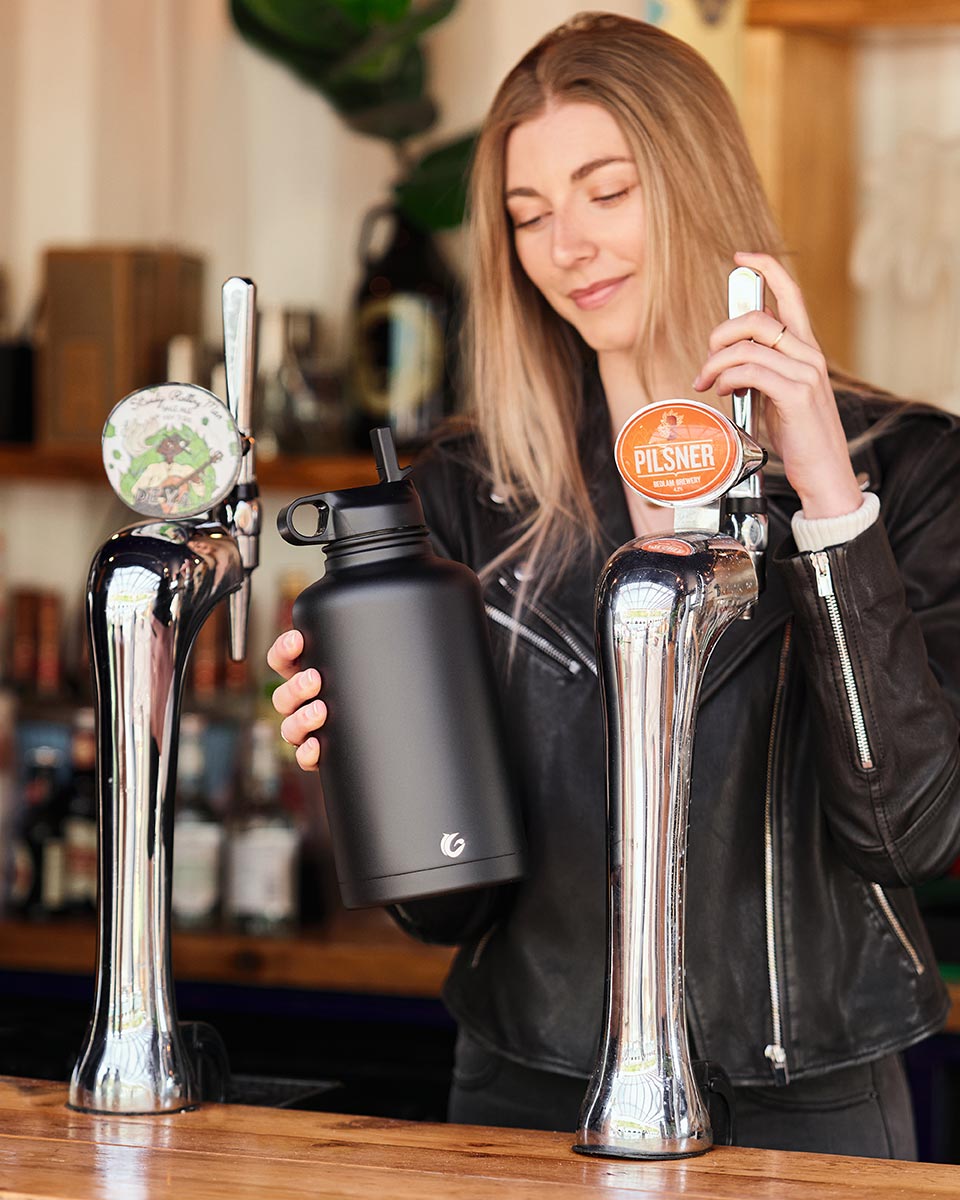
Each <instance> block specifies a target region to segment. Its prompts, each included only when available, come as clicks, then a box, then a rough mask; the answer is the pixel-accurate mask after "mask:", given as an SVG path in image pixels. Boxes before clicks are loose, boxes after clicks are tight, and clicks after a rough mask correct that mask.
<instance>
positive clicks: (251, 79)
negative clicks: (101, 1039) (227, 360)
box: [0, 0, 960, 1161]
mask: <svg viewBox="0 0 960 1200" xmlns="http://www.w3.org/2000/svg"><path fill="white" fill-rule="evenodd" d="M581 7H583V5H582V3H576V2H572V0H522V3H518V2H517V0H422V2H420V3H415V2H414V3H411V0H233V3H232V4H231V3H229V2H228V0H0V504H2V506H3V511H4V514H5V519H4V521H3V523H2V530H0V536H2V547H0V589H2V594H3V605H2V612H3V633H2V637H0V647H2V654H3V657H2V660H0V677H2V679H3V687H2V691H0V776H2V778H0V834H2V835H3V836H2V839H0V846H5V847H6V848H7V852H6V855H5V861H4V863H3V871H2V873H0V879H2V880H3V887H2V890H0V912H2V913H3V914H4V918H3V920H2V922H0V1071H5V1072H8V1073H23V1074H47V1075H50V1076H51V1077H61V1076H65V1074H66V1072H67V1070H68V1069H69V1065H70V1063H69V1058H70V1055H71V1054H72V1053H75V1051H76V1047H77V1046H78V1045H79V1039H80V1032H81V1030H82V1024H83V1021H84V1020H85V1018H86V1015H87V1013H88V1011H89V993H90V979H89V971H90V968H91V965H92V960H93V932H92V913H93V908H94V899H95V882H94V883H91V880H92V879H93V874H92V872H93V870H94V867H95V852H96V840H95V826H94V821H93V790H92V742H91V711H90V703H91V697H90V686H89V681H88V671H89V664H88V658H87V653H86V649H85V645H84V636H83V629H82V614H81V601H82V596H83V589H84V585H85V578H86V573H87V570H88V566H89V563H90V559H91V556H92V554H93V552H94V550H95V549H96V547H97V546H98V545H99V544H100V543H101V542H102V541H103V540H104V538H105V537H107V536H108V535H109V534H110V533H111V532H112V531H113V530H114V529H116V528H118V527H120V526H121V525H123V524H125V523H128V522H129V521H130V520H131V519H132V518H131V516H130V514H129V513H128V511H127V510H126V509H124V508H123V507H122V506H121V505H120V503H119V501H117V500H116V499H115V497H114V495H113V493H112V491H111V490H110V488H109V487H108V486H107V484H106V480H105V477H104V473H103V469H102V463H101V459H100V431H101V429H102V426H103V422H104V419H105V417H106V416H107V414H108V413H109V411H110V409H111V408H112V406H113V405H114V404H115V403H116V402H117V401H118V400H119V399H120V398H121V397H122V396H123V395H125V394H126V393H128V392H130V391H131V390H133V389H135V388H137V387H141V386H144V385H147V384H150V383H156V382H159V381H161V380H163V379H176V380H179V381H190V382H196V383H198V384H201V385H203V386H205V387H209V388H211V389H212V390H213V391H215V392H217V393H218V394H221V395H222V393H223V378H222V368H220V366H219V363H220V355H221V340H220V339H221V329H220V311H219V303H220V300H219V294H220V286H221V283H222V281H223V280H224V278H226V277H227V276H228V275H233V274H241V275H246V276H249V277H251V278H252V279H254V280H255V281H256V283H257V286H258V302H259V306H260V325H259V329H260V334H259V380H258V392H257V419H256V425H255V430H256V433H257V437H258V445H259V465H260V479H261V486H262V490H263V495H264V505H265V523H264V535H263V537H262V544H261V564H262V565H261V567H260V568H259V570H258V571H257V572H256V574H255V575H254V578H253V596H254V599H253V607H252V630H253V636H252V640H251V648H250V654H249V657H248V660H247V662H246V663H245V664H240V665H236V664H230V663H228V661H227V658H226V652H225V651H226V643H225V634H224V631H223V627H222V622H215V621H211V622H209V623H208V626H207V627H206V628H205V630H204V632H203V634H202V635H201V639H200V641H199V643H198V645H197V647H196V649H195V652H194V655H193V665H192V668H191V673H190V680H189V686H188V697H187V704H186V708H187V713H188V715H187V718H186V719H185V724H184V732H183V738H184V741H183V752H182V754H181V785H180V800H179V808H178V817H177V821H178V825H177V838H178V841H177V845H178V851H177V861H178V862H179V863H180V867H179V875H178V879H177V880H176V881H175V905H176V913H177V920H178V925H179V926H180V929H181V932H180V933H179V934H178V940H177V943H176V963H177V967H176V969H177V976H178V980H179V981H181V985H180V986H181V987H182V988H183V992H182V994H181V997H180V1004H181V1013H182V1014H183V1015H186V1016H209V1017H211V1019H213V1020H214V1021H215V1023H216V1024H217V1025H218V1027H219V1028H221V1031H222V1032H224V1033H225V1035H226V1037H227V1041H228V1048H229V1050H230V1052H231V1055H232V1057H233V1058H234V1061H235V1063H236V1064H239V1066H240V1069H241V1070H242V1071H246V1072H248V1073H250V1074H257V1075H260V1076H271V1077H279V1076H293V1077H296V1078H298V1079H304V1078H309V1079H311V1080H321V1079H322V1080H326V1079H329V1078H337V1079H338V1080H340V1081H341V1082H344V1083H345V1087H346V1094H348V1095H349V1099H348V1100H345V1101H344V1103H345V1105H346V1106H347V1107H350V1106H351V1105H352V1106H353V1108H354V1109H355V1110H362V1111H373V1110H376V1108H377V1106H378V1105H379V1106H380V1110H381V1111H385V1112H387V1113H388V1114H389V1115H413V1116H427V1117H438V1116H440V1115H441V1114H442V1111H443V1098H444V1095H445V1089H446V1082H447V1078H448V1071H449V1055H450V1046H451V1044H452V1030H451V1027H450V1024H449V1022H448V1021H447V1019H446V1017H445V1016H444V1014H443V1011H442V1008H441V1006H440V1004H439V1000H438V999H437V994H438V988H439V983H440V981H441V979H442V977H443V973H444V970H445V966H446V963H447V961H448V957H449V956H448V953H447V952H446V951H444V950H440V949H437V948H429V947H418V946H416V945H415V944H414V943H412V942H406V941H403V940H402V939H401V938H400V935H399V934H396V933H395V932H394V931H393V929H392V927H391V926H390V924H389V922H388V920H387V918H386V917H385V916H384V915H383V914H380V913H369V914H352V915H347V914H344V913H343V912H341V911H340V909H339V906H338V901H337V899H336V896H335V884H334V883H333V881H332V877H331V874H330V863H329V850H328V846H327V841H326V837H325V831H324V825H323V816H322V811H321V808H320V804H319V799H318V795H317V790H316V787H315V786H314V783H315V781H313V780H307V781H305V780H304V779H303V778H302V777H301V776H300V775H299V773H298V772H297V771H296V770H295V769H294V767H293V764H292V761H291V760H290V759H289V758H288V757H285V756H284V755H283V754H282V753H281V748H280V746H279V744H278V743H277V738H276V723H275V721H274V720H273V718H272V715H271V713H272V710H271V709H270V706H269V692H270V689H271V687H272V686H273V684H274V683H275V682H276V681H275V680H271V677H270V673H269V672H268V671H267V669H266V667H265V663H264V653H265V650H266V647H267V645H268V644H269V642H270V641H271V640H272V638H273V636H274V635H275V632H276V631H277V630H279V629H280V628H284V627H286V625H287V624H288V623H289V608H290V604H291V602H292V599H293V597H294V596H295V595H296V594H297V593H298V592H299V591H300V590H301V589H302V587H303V586H305V584H306V583H308V582H310V581H312V579H314V578H315V577H316V576H317V575H318V574H320V572H321V571H322V559H321V556H320V554H319V552H316V553H315V552H313V551H304V550H296V549H293V548H291V547H289V546H287V545H286V544H285V543H283V542H282V541H281V540H280V539H279V537H278V536H276V534H275V533H274V532H273V530H274V521H275V516H276V513H277V511H278V509H279V508H280V507H281V506H282V505H284V504H286V503H288V502H289V501H290V500H292V499H293V498H295V497H296V496H298V495H303V494H305V493H309V492H315V491H321V490H327V489H331V488H337V487H345V486H352V485H354V484H360V483H364V482H367V481H370V480H371V479H372V478H373V466H372V461H371V460H370V456H369V453H368V447H369V443H368V441H367V434H368V431H369V429H370V428H371V427H372V426H373V425H375V424H378V423H383V422H384V421H388V422H389V423H391V424H392V426H393V428H394V431H395V435H396V438H397V441H398V444H399V445H400V448H401V452H402V455H403V456H405V457H408V456H409V455H410V454H412V453H413V452H415V450H416V449H417V447H418V446H419V445H421V444H422V443H423V441H424V439H425V438H426V436H427V435H428V433H429V430H430V428H431V427H432V425H433V424H434V423H435V422H436V421H437V420H438V419H440V418H441V417H443V416H444V415H446V414H447V413H448V412H450V411H452V410H453V409H454V408H455V407H456V403H457V396H456V389H455V387H454V386H453V383H452V380H453V375H454V372H455V368H456V361H455V359H456V354H455V341H456V330H457V321H458V315H459V311H460V298H461V287H462V282H463V275H464V271H465V270H466V263H465V254H464V247H463V238H462V233H461V232H460V230H459V228H458V226H459V222H460V218H461V215H462V185H463V173H464V170H465V166H466V163H467V160H468V156H469V149H470V144H471V139H472V135H473V133H474V131H475V129H476V127H477V125H478V124H479V121H480V120H481V118H482V115H483V113H484V111H485V109H486V107H487V105H488V103H489V101H490V99H491V98H492V95H493V92H494V90H495V87H496V85H497V83H498V81H499V80H500V79H501V78H502V77H503V75H504V74H505V72H506V71H507V70H508V69H509V67H510V66H511V65H512V64H513V63H514V62H515V61H516V59H517V58H518V57H519V56H520V55H521V54H522V53H523V52H524V51H525V50H526V49H527V48H528V47H529V46H530V45H532V43H533V42H534V41H535V40H536V39H537V38H538V37H540V36H541V35H542V34H543V33H545V32H546V31H547V30H548V29H550V28H552V27H553V26H554V25H556V24H558V23H559V22H560V21H562V20H564V19H566V18H567V17H569V16H571V15H572V14H573V13H575V12H576V11H578V10H579V9H580V8H581ZM606 7H607V8H608V9H610V10H612V11H617V12H621V13H625V14H627V15H631V16H635V17H639V18H643V19H646V20H649V21H652V22H655V23H658V24H660V25H662V26H663V27H664V28H666V29H668V30H670V31H671V32H673V33H675V34H677V35H678V36H680V37H683V38H685V39H686V40H688V41H690V42H691V43H692V44H693V45H695V46H696V47H697V48H698V49H699V50H700V51H701V52H702V53H703V54H704V55H705V56H706V57H707V58H708V59H709V60H710V61H711V62H712V63H713V65H714V66H715V68H716V69H717V70H718V71H719V73H720V74H721V75H722V77H723V78H724V80H725V81H726V83H727V85H728V86H729V88H730V90H731V92H732V93H733V95H734V97H735V99H736V101H737V103H738V105H739V107H740V110H741V113H742V116H743V119H744V122H745V125H746V127H747V131H748V135H749V137H750V140H751V144H752V145H753V147H754V151H755V154H756V157H757V161H758V163H759V165H760V168H761V172H762V174H763V177H764V180H765V182H766V185H767V187H768V190H769V193H770V196H771V199H772V201H773V203H774V207H775V209H776V210H777V212H778V214H779V216H780V219H781V221H782V223H783V226H784V229H785V231H786V235H787V241H788V244H789V246H790V248H791V251H792V258H791V265H792V268H793V270H794V271H795V273H796V274H797V276H798V278H799V279H800V281H801V283H802V285H803V287H804V290H805V294H806V297H807V300H808V304H809V307H810V309H811V311H812V313H813V317H814V322H815V326H816V329H817V332H818V336H819V337H820V340H821V342H822V344H823V345H824V347H825V349H826V350H827V352H828V353H829V355H830V356H831V357H832V358H833V359H834V360H835V361H836V362H837V363H838V364H839V365H841V366H844V367H846V368H848V369H850V370H852V371H854V372H855V373H857V374H859V375H861V376H862V377H864V378H866V379H869V380H871V381H873V382H875V383H877V384H879V385H881V386H883V387H886V388H888V389H890V390H892V391H896V392H899V393H901V394H903V395H908V396H914V397H918V398H922V399H928V400H932V401H934V402H936V403H939V404H941V405H944V406H945V407H949V408H953V409H956V410H960V348H958V347H960V342H958V339H957V336H956V330H957V328H958V324H960V277H958V267H960V221H958V217H957V214H958V212H960V0H957V3H949V2H943V0H940V2H936V3H934V2H932V0H914V2H913V3H911V4H909V5H905V4H902V3H900V2H899V0H871V2H869V3H863V2H855V0H728V2H725V0H631V2H629V3H618V4H613V3H611V4H607V5H606ZM251 729H252V730H253V733H252V734H250V733H249V731H250V730H251ZM239 731H243V736H239ZM264 830H269V831H271V833H270V836H269V837H268V838H266V839H263V840H262V843H261V847H260V850H258V851H257V853H258V854H259V855H260V858H261V859H262V860H263V861H265V862H267V867H265V869H264V872H263V878H262V879H258V880H253V881H251V880H249V879H246V880H244V881H243V886H241V884H240V883H239V882H238V881H237V880H236V879H235V878H234V877H233V876H232V875H231V871H230V863H231V862H232V861H235V860H236V861H239V859H240V857H242V855H243V854H244V847H246V852H248V853H249V852H250V847H251V845H252V846H254V847H256V845H257V843H256V839H257V838H258V837H261V838H262V835H263V831H264ZM251 839H253V841H252V842H251ZM14 844H16V845H17V846H18V851H17V853H16V854H14V853H13V852H12V851H11V849H10V847H12V846H13V845H14ZM268 845H269V847H270V849H269V851H267V850H266V849H264V847H266V846H268ZM958 887H960V885H958V884H957V883H956V882H955V881H953V880H945V881H943V883H942V884H940V885H937V886H935V887H933V888H931V889H929V892H928V895H927V896H926V898H925V903H926V905H927V910H928V920H929V923H930V928H931V932H932V934H933V935H934V939H935V942H936V943H937V947H938V950H939V951H940V953H941V956H942V957H943V959H944V962H945V964H946V965H945V973H946V974H947V975H948V977H952V976H951V968H950V966H949V964H950V963H951V962H954V963H957V962H960V899H958V898H957V890H958ZM91 889H92V890H91ZM954 970H955V969H954ZM956 977H957V978H960V975H957V976H956ZM958 995H960V992H958ZM958 1003H960V1002H958ZM265 1015H266V1016H269V1017H271V1018H282V1019H281V1020H271V1021H266V1022H265V1021H263V1019H262V1018H263V1017H264V1016H265ZM953 1022H954V1025H955V1027H956V1028H958V1029H960V1013H957V1014H955V1016H954V1018H953ZM254 1029H256V1032H255V1033H254V1032H253V1030H254ZM958 1041H960V1038H957V1037H956V1036H954V1035H945V1036H944V1037H941V1038H938V1039H934V1042H932V1043H930V1045H929V1047H928V1048H927V1049H926V1050H925V1051H923V1052H922V1053H920V1054H918V1055H917V1056H915V1061H914V1062H913V1064H912V1073H913V1079H914V1084H915V1091H916V1096H917V1103H918V1106H919V1107H918V1112H919V1113H920V1114H921V1116H922V1119H923V1129H922V1131H921V1145H922V1149H923V1151H924V1153H925V1154H926V1156H927V1157H947V1158H950V1157H951V1156H953V1157H952V1160H953V1161H957V1160H958V1159H960V1133H958V1129H960V1116H958V1111H960V1104H958V1101H957V1093H958V1091H960V1082H958V1080H960V1067H958V1063H960V1050H958V1048H957V1045H956V1043H957V1042H958ZM414 1081H417V1082H414ZM351 1089H352V1090H351ZM293 1091H294V1092H296V1091H297V1089H296V1088H294V1089H293ZM309 1093H310V1088H309V1087H306V1088H304V1087H301V1088H300V1090H299V1092H298V1093H297V1094H298V1095H299V1096H300V1099H301V1100H302V1099H303V1096H305V1095H307V1094H309ZM924 1138H925V1139H926V1140H925V1141H924V1140H923V1139H924Z"/></svg>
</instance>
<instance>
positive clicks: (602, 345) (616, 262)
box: [506, 103, 644, 352]
mask: <svg viewBox="0 0 960 1200" xmlns="http://www.w3.org/2000/svg"><path fill="white" fill-rule="evenodd" d="M639 182H640V181H639V176H638V173H637V167H636V163H635V162H634V158H633V155H632V154H631V152H630V148H629V146H628V145H627V142H626V139H625V138H624V136H623V134H622V133H621V132H620V127H619V125H617V122H616V121H615V120H614V119H613V117H612V116H611V115H610V114H609V113H608V112H607V111H606V109H603V108H600V107H598V106H597V105H595V104H579V103H577V104H557V105H553V106H551V107H548V108H547V110H546V111H545V112H544V113H543V114H542V115H541V116H539V117H534V118H532V119H531V120H529V121H524V122H523V123H522V124H520V125H518V126H517V127H516V128H515V129H514V130H513V131H512V132H511V134H510V137H509V139H508V141H507V155H506V204H507V212H508V214H509V217H510V220H511V222H512V224H513V229H514V234H513V236H514V243H515V245H516V248H517V255H518V257H519V259H520V263H521V265H522V267H523V269H524V271H525V272H526V273H527V275H528V276H529V277H530V280H531V282H532V283H533V284H534V285H535V286H536V287H537V288H538V289H539V290H540V291H541V292H542V293H543V295H544V297H545V298H546V300H547V302H548V303H549V304H550V306H551V307H552V308H553V309H555V310H556V312H558V313H559V314H560V316H561V317H563V318H564V319H565V320H567V321H569V322H570V324H571V325H573V326H574V328H575V329H577V331H578V332H579V333H580V335H581V337H582V338H583V339H584V341H585V342H586V343H587V345H588V346H591V347H592V348H593V349H594V350H596V351H598V352H603V351H614V352H616V351H630V350H632V349H633V347H634V346H635V345H636V342H637V336H638V333H639V328H640V313H641V292H640V288H641V282H642V275H643V248H644V245H643V244H644V235H643V224H644V223H643V199H642V197H641V194H640V186H639Z"/></svg>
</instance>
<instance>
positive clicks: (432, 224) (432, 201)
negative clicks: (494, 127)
mask: <svg viewBox="0 0 960 1200" xmlns="http://www.w3.org/2000/svg"><path fill="white" fill-rule="evenodd" d="M476 140H477V138H476V134H475V133H470V134H467V135H465V136H463V137H459V138H457V139H456V140H454V141H452V142H446V143H444V144H443V145H441V146H437V147H435V148H434V149H433V150H431V151H430V152H429V153H427V154H425V155H424V156H423V158H421V159H420V160H419V162H417V163H415V164H414V166H413V167H412V168H411V170H410V172H409V174H408V175H407V178H406V179H404V180H403V181H401V182H400V183H398V184H397V185H396V186H395V187H394V198H395V200H396V204H397V207H398V208H399V209H400V211H401V212H402V213H403V214H404V215H405V216H406V217H408V218H409V219H410V220H411V221H412V222H413V223H414V224H415V225H417V226H418V227H419V228H420V229H423V230H426V231H427V232H433V231H435V230H438V229H453V228H455V227H456V226H457V225H459V224H460V223H461V221H462V220H463V213H464V209H465V207H466V198H467V178H468V174H469V170H470V161H471V159H472V157H473V150H474V146H475V145H476Z"/></svg>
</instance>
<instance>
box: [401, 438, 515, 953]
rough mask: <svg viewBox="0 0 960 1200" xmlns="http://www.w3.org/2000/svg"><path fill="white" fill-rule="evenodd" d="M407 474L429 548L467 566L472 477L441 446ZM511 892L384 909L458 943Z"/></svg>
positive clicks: (404, 925) (492, 890)
mask: <svg viewBox="0 0 960 1200" xmlns="http://www.w3.org/2000/svg"><path fill="white" fill-rule="evenodd" d="M411 478H412V479H413V483H414V486H415V487H416V489H417V493H418V494H419V496H420V501H421V503H422V504H423V511H424V518H425V520H426V523H427V527H428V528H429V530H430V541H431V543H432V545H433V549H434V551H435V552H436V553H437V554H439V555H441V556H442V557H444V558H450V559H454V560H455V561H457V562H463V563H466V565H467V566H469V567H471V568H472V569H476V565H477V564H474V563H472V562H471V561H470V554H469V547H468V545H467V543H466V541H465V536H464V535H465V533H466V528H465V524H466V523H465V522H464V521H463V520H461V519H458V514H457V507H458V505H459V504H460V503H461V502H462V499H463V497H464V496H466V495H468V494H469V487H470V481H471V476H470V474H469V473H468V472H466V471H465V470H464V469H463V466H462V465H461V464H460V463H458V461H457V460H456V459H455V458H451V457H450V456H448V455H446V454H444V452H443V450H442V448H441V449H436V450H431V451H429V452H428V453H427V454H425V455H424V456H423V458H422V459H421V460H420V461H419V462H418V463H417V464H416V465H415V466H414V469H413V473H412V476H411ZM512 895H513V888H512V887H511V886H510V885H502V886H500V887H488V888H476V889H473V890H471V891H466V892H456V893H453V894H450V895H447V896H436V897H430V898H428V899H425V900H411V901H408V902H407V903H406V904H403V905H393V906H391V907H389V908H388V909H387V911H388V912H389V913H390V915H391V916H392V917H393V919H394V920H395V921H396V922H397V924H398V925H399V926H400V928H401V929H403V930H405V931H406V932H407V933H409V934H410V935H411V936H412V937H415V938H417V940H418V941H421V942H430V943H439V944H442V945H450V946H452V945H458V944H460V943H463V942H469V941H471V940H474V939H478V938H480V937H482V936H483V934H484V933H485V932H486V931H487V930H488V929H490V928H491V927H492V926H493V924H495V922H496V921H497V919H498V918H499V916H500V914H501V913H502V911H503V910H504V909H505V907H506V905H507V904H508V902H509V899H510V897H511V896H512Z"/></svg>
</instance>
